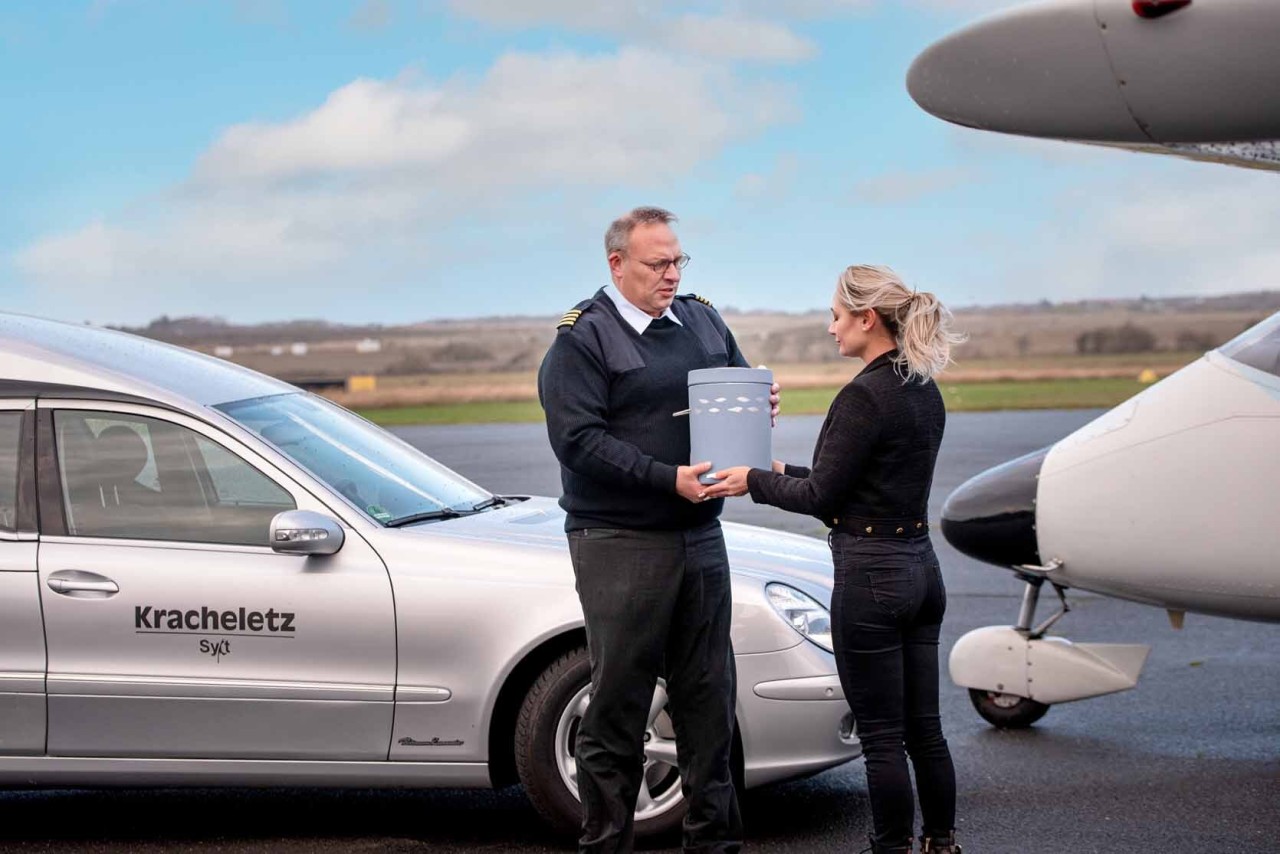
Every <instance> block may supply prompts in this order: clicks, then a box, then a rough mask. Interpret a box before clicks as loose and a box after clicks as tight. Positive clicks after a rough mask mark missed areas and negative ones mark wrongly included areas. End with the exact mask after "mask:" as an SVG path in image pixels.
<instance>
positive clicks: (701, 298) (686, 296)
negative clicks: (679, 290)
mask: <svg viewBox="0 0 1280 854" xmlns="http://www.w3.org/2000/svg"><path fill="white" fill-rule="evenodd" d="M677 296H679V297H680V299H696V300H697V301H698V302H700V303H702V304H703V305H705V306H706V307H707V308H715V306H714V305H712V304H711V300H709V299H707V298H706V297H704V296H698V295H697V294H677Z"/></svg>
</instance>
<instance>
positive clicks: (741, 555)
mask: <svg viewBox="0 0 1280 854" xmlns="http://www.w3.org/2000/svg"><path fill="white" fill-rule="evenodd" d="M564 517H565V514H564V511H563V510H561V509H560V507H559V505H557V504H556V501H555V499H553V498H545V497H541V496H535V497H532V498H529V499H527V500H525V501H520V502H518V503H515V504H512V505H510V506H507V507H502V508H498V509H496V510H490V511H487V512H484V513H477V514H476V515H474V516H464V517H463V518H461V519H451V520H448V521H444V522H432V523H427V524H422V525H414V526H411V527H407V528H398V529H395V530H388V531H386V532H384V536H386V537H387V538H391V537H392V536H394V537H395V538H396V539H398V540H401V543H402V544H404V545H407V544H408V542H407V541H410V540H412V541H415V542H419V543H420V542H421V540H424V539H429V540H434V541H436V542H440V541H442V540H447V541H451V542H452V543H454V544H457V545H460V546H461V545H463V544H464V543H466V542H468V541H474V542H475V543H476V544H477V545H483V546H484V547H486V548H492V547H493V546H495V545H501V546H502V547H503V548H520V549H523V550H527V551H529V552H535V553H538V552H540V553H542V555H541V556H542V557H543V560H538V561H532V562H530V565H533V564H543V563H547V562H550V563H551V564H553V565H555V566H559V567H562V569H561V570H559V574H563V577H564V581H565V582H566V583H568V584H572V583H573V575H572V571H571V570H570V567H569V562H568V559H567V558H568V542H567V541H566V539H565V535H564ZM724 538H725V545H726V547H727V548H728V551H729V564H730V566H731V567H732V568H733V572H734V574H735V575H737V576H753V577H756V578H759V579H761V580H762V581H766V582H767V581H784V582H787V583H789V584H792V585H794V586H796V587H799V588H801V589H802V590H804V591H805V592H807V593H809V594H810V595H812V596H814V597H815V598H817V599H818V600H819V601H821V602H823V603H824V604H826V603H829V602H830V601H831V587H832V569H831V552H830V550H829V549H828V547H827V544H826V543H824V542H823V541H821V540H817V539H814V538H812V537H805V536H801V535H799V534H789V533H784V532H782V531H775V530H773V529H769V528H760V527H757V526H755V525H743V524H739V523H736V522H726V523H724Z"/></svg>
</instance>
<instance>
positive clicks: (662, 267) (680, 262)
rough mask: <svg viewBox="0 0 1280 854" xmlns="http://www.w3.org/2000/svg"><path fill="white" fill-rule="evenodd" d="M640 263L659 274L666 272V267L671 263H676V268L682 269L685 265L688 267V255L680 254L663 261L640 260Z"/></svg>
mask: <svg viewBox="0 0 1280 854" xmlns="http://www.w3.org/2000/svg"><path fill="white" fill-rule="evenodd" d="M640 263H641V264H643V265H645V266H646V267H648V268H649V269H650V270H652V271H653V272H654V273H657V274H658V275H659V276H661V275H662V274H663V273H665V272H667V268H668V267H670V266H671V265H672V264H675V265H676V269H677V270H683V269H684V268H685V267H688V266H689V256H688V255H680V256H677V257H675V258H668V259H666V260H665V261H641V262H640Z"/></svg>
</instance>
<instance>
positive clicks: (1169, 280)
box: [1013, 155, 1280, 299]
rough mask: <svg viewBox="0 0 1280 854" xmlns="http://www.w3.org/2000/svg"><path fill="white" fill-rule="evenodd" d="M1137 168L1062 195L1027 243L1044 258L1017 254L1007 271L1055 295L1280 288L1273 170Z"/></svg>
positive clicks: (1279, 202)
mask: <svg viewBox="0 0 1280 854" xmlns="http://www.w3.org/2000/svg"><path fill="white" fill-rule="evenodd" d="M1134 156H1139V155H1134ZM1143 171H1144V172H1145V175H1144V176H1143V177H1142V178H1141V179H1138V178H1136V177H1135V178H1133V179H1130V180H1128V181H1121V182H1118V183H1111V184H1106V185H1104V184H1102V183H1098V184H1094V185H1090V186H1084V187H1081V188H1078V189H1077V190H1074V191H1072V192H1071V193H1070V194H1068V195H1067V196H1066V197H1065V198H1063V199H1062V200H1061V204H1060V206H1059V209H1058V210H1057V211H1056V212H1054V214H1053V215H1052V216H1051V217H1049V218H1048V219H1047V220H1046V223H1045V225H1044V227H1043V229H1042V234H1041V235H1040V237H1039V239H1036V240H1033V241H1031V242H1030V245H1033V246H1039V247H1042V248H1045V249H1046V251H1045V253H1044V257H1041V258H1037V259H1023V260H1022V262H1021V263H1019V264H1018V265H1017V269H1016V270H1015V272H1014V273H1013V276H1014V277H1017V278H1021V279H1022V280H1024V281H1027V282H1039V283H1050V284H1051V288H1052V290H1053V292H1054V293H1055V295H1056V296H1058V297H1059V298H1062V299H1071V298H1085V297H1107V296H1116V295H1125V296H1129V295H1137V294H1147V295H1149V296H1161V295H1173V294H1189V293H1192V294H1206V295H1208V294H1223V293H1233V292H1238V291H1252V290H1272V289H1276V288H1278V287H1280V247H1277V245H1276V243H1275V240H1274V236H1275V231H1276V227H1277V226H1278V225H1280V194H1277V193H1276V191H1275V189H1276V181H1277V176H1276V175H1275V174H1273V173H1268V172H1255V171H1248V170H1238V169H1232V168H1230V167H1223V166H1218V165H1212V164H1170V165H1169V166H1168V167H1167V168H1165V169H1154V170H1143Z"/></svg>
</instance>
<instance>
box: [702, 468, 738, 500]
mask: <svg viewBox="0 0 1280 854" xmlns="http://www.w3.org/2000/svg"><path fill="white" fill-rule="evenodd" d="M749 471H751V467H750V466H734V467H733V468H731V469H721V470H720V471H718V472H716V473H715V474H713V475H711V476H712V477H714V478H716V479H717V480H719V483H713V484H712V485H711V486H708V487H707V488H706V489H704V490H703V491H702V492H701V493H700V494H699V497H700V498H704V499H707V500H710V499H712V498H732V497H734V496H735V495H745V494H746V492H747V472H749Z"/></svg>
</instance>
